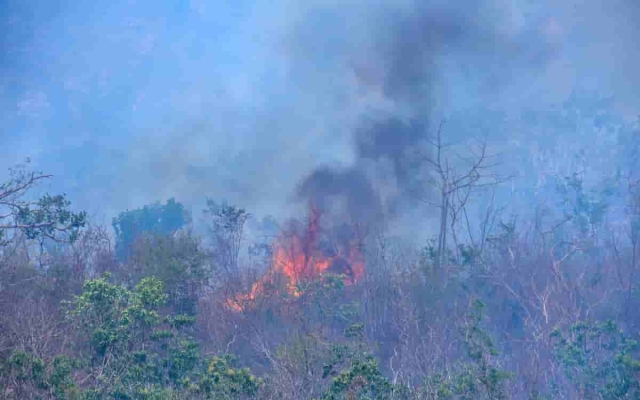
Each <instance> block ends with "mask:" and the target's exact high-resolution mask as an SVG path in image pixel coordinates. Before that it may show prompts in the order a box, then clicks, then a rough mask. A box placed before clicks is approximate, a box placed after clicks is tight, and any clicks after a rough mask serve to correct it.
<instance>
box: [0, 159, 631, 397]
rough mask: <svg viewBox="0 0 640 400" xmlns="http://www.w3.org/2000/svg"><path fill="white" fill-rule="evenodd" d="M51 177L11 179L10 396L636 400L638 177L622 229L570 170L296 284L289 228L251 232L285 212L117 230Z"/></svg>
mask: <svg viewBox="0 0 640 400" xmlns="http://www.w3.org/2000/svg"><path fill="white" fill-rule="evenodd" d="M45 179H49V177H48V176H47V175H43V174H38V173H35V172H32V171H30V170H29V169H28V168H27V167H22V168H17V169H14V170H12V171H11V174H10V176H9V179H8V180H7V181H6V182H5V183H3V184H2V185H0V397H2V398H6V399H249V398H251V399H253V398H256V399H291V400H294V399H296V400H297V399H310V400H311V399H433V400H435V399H439V400H440V399H638V398H640V354H639V350H638V348H637V342H636V341H637V340H638V338H639V337H640V313H638V311H637V310H638V309H640V291H639V290H638V287H639V286H638V280H639V278H640V271H639V267H638V264H639V263H640V262H639V261H638V258H639V257H640V248H639V245H640V223H639V220H638V216H639V215H640V209H638V207H637V206H638V204H640V203H638V199H640V197H639V196H638V195H639V194H640V193H637V189H636V186H635V184H633V180H631V179H627V180H625V181H624V182H627V183H628V185H627V186H626V187H625V190H626V191H625V194H624V196H623V197H621V198H624V202H625V218H623V219H621V220H620V219H619V220H616V224H613V223H611V222H610V221H609V220H607V218H606V216H607V213H608V208H607V202H606V201H604V200H603V198H602V197H599V196H598V195H596V194H594V193H595V192H590V191H588V190H587V189H586V188H585V187H584V186H583V185H582V181H581V179H580V177H579V176H578V175H575V176H573V177H569V178H567V179H566V180H564V181H563V184H562V185H561V186H560V187H559V193H560V194H559V195H560V197H561V198H562V199H563V205H562V207H561V209H560V212H555V211H553V210H552V209H551V207H549V208H544V207H540V208H539V209H537V210H536V212H533V213H530V214H532V215H533V217H531V218H530V220H525V221H523V220H518V219H516V218H505V217H504V215H503V214H500V213H499V212H498V208H497V207H489V208H487V210H486V213H485V215H484V217H483V218H481V219H480V220H481V221H483V222H482V223H481V224H480V225H479V228H478V229H477V230H475V229H474V228H471V225H470V224H466V223H465V219H464V215H463V212H462V211H463V210H462V208H455V207H452V208H451V210H450V211H451V212H457V213H458V214H456V215H455V217H456V218H449V219H448V220H446V221H447V222H446V223H447V224H449V225H448V226H447V229H446V231H445V235H450V239H449V241H448V242H445V241H444V240H442V239H441V238H440V240H439V239H434V240H433V241H431V242H429V243H427V244H426V245H425V246H421V247H420V248H413V247H411V246H408V245H406V244H405V243H403V242H401V241H399V240H397V239H394V238H393V237H390V236H389V235H388V234H387V232H386V231H385V229H383V228H382V227H380V226H369V227H367V229H364V230H363V231H362V230H361V231H360V232H364V233H363V234H362V235H361V236H360V237H359V243H358V246H359V247H358V249H359V251H362V253H363V254H364V256H365V259H366V271H365V276H364V278H363V279H361V280H360V281H358V282H356V283H355V284H350V283H349V282H347V281H345V279H344V276H341V275H339V274H336V273H335V271H334V272H332V273H325V274H321V275H317V276H314V277H313V279H307V280H304V281H301V282H299V283H298V287H296V289H295V291H292V290H290V288H289V287H288V286H287V284H288V283H287V282H286V279H284V277H283V276H282V274H281V273H279V272H280V271H279V270H278V269H277V268H274V265H273V252H274V246H275V245H276V243H277V240H274V238H273V237H271V236H269V235H267V234H266V233H265V236H264V237H261V236H260V235H253V236H252V237H251V238H250V239H249V238H248V237H247V224H248V223H249V222H253V223H254V226H263V227H264V226H266V225H269V227H270V228H269V229H266V228H265V232H266V231H269V232H270V233H273V231H274V227H275V226H276V224H275V223H274V222H273V221H272V220H268V219H265V220H263V221H258V220H257V219H256V218H254V217H252V216H251V215H250V214H249V213H248V212H246V211H245V210H243V209H241V208H237V207H234V206H230V205H227V204H218V203H216V202H214V201H211V200H210V201H208V203H207V210H206V212H205V213H203V215H202V217H201V218H202V221H199V222H200V223H201V224H202V225H206V226H207V227H208V233H207V234H206V235H201V236H199V235H196V234H194V233H193V231H192V230H191V228H190V227H191V226H192V222H193V221H192V220H193V218H192V216H191V215H190V214H189V213H188V212H187V211H186V210H185V208H184V207H183V206H182V205H181V204H180V203H179V202H176V201H175V200H173V199H171V200H169V201H167V202H166V203H165V204H159V203H158V204H152V205H149V206H146V207H143V208H140V209H136V210H131V211H126V212H123V213H121V214H120V215H119V216H118V217H117V218H115V219H114V221H113V226H112V228H113V233H112V232H111V230H110V229H108V228H107V227H102V226H96V225H94V224H92V222H91V221H89V220H88V219H87V216H86V214H85V213H76V212H73V211H71V209H70V203H69V201H68V200H67V199H66V197H64V196H49V195H46V196H42V197H39V198H34V196H33V193H34V192H35V189H36V187H37V184H38V183H39V182H41V181H43V180H45ZM620 187H622V186H620ZM620 196H622V195H620ZM452 198H453V197H452ZM452 202H453V200H452ZM452 204H457V203H452ZM465 212H466V210H465ZM256 221H257V222H256ZM296 224H298V225H304V221H290V223H287V224H283V225H282V226H280V231H283V230H285V225H286V226H297V225H296ZM275 231H277V229H275ZM447 232H448V233H447ZM335 237H336V235H335V232H333V231H331V230H330V229H329V230H327V231H326V232H325V233H324V236H323V238H322V240H323V243H324V244H325V245H326V246H329V247H330V246H331V244H332V243H333V242H332V241H335V240H336V239H335ZM463 238H466V239H463ZM445 243H446V246H445V247H446V248H443V246H444V244H445ZM265 275H269V276H270V277H271V279H269V280H268V281H266V280H264V278H263V277H264V276H265ZM257 282H259V283H260V284H259V285H257V284H256V283H257Z"/></svg>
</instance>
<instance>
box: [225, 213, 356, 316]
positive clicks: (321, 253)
mask: <svg viewBox="0 0 640 400" xmlns="http://www.w3.org/2000/svg"><path fill="white" fill-rule="evenodd" d="M321 216H322V212H321V211H320V210H319V209H318V208H317V207H315V206H313V205H312V206H310V207H309V215H308V217H307V221H306V224H305V226H304V227H303V228H302V229H300V228H299V227H298V228H297V229H296V227H293V226H292V227H291V228H290V229H288V230H287V231H285V232H283V233H282V234H281V235H280V237H279V238H278V239H277V240H276V242H275V244H274V249H273V253H272V258H271V269H270V270H269V271H267V272H266V273H265V274H264V275H263V276H262V277H261V278H260V279H259V280H258V281H257V282H255V283H254V284H253V285H252V287H251V290H250V291H249V292H248V293H245V294H239V295H236V296H232V297H231V298H229V299H227V302H226V303H227V306H228V307H229V308H231V309H232V310H235V311H241V310H243V309H245V308H246V307H247V306H249V305H250V304H252V303H254V302H255V301H256V300H257V299H258V298H260V296H263V295H264V294H265V292H266V288H267V287H275V286H277V285H276V282H278V281H279V280H280V279H283V280H284V283H285V286H284V287H285V290H286V292H288V294H290V295H292V296H293V297H299V296H300V295H301V294H302V290H301V285H302V284H303V283H305V282H309V281H312V280H314V279H317V278H319V277H321V276H322V275H323V274H337V275H342V276H344V283H345V285H353V284H355V283H356V282H358V281H359V280H361V279H362V278H363V276H364V269H365V266H364V264H365V263H364V257H363V255H362V250H361V247H362V245H361V243H360V240H358V237H357V235H355V234H354V233H355V231H356V230H355V229H353V228H352V227H349V226H346V225H345V226H343V228H344V229H342V231H348V233H349V234H348V235H339V236H340V239H339V243H337V245H332V243H331V241H330V240H323V239H324V238H323V235H326V233H327V232H325V231H324V230H323V229H322V228H321V224H320V219H321Z"/></svg>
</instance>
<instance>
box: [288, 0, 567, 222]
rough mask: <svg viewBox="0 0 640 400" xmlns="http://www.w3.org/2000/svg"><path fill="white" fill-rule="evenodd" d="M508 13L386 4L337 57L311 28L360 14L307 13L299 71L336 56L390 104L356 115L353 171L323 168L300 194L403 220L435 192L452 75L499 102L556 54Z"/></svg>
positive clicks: (298, 33) (476, 0) (496, 5)
mask: <svg viewBox="0 0 640 400" xmlns="http://www.w3.org/2000/svg"><path fill="white" fill-rule="evenodd" d="M360 10H361V9H360ZM509 10H510V9H509V7H507V4H506V3H504V4H503V3H501V2H499V1H495V0H491V1H489V0H473V1H466V2H464V4H462V2H438V1H433V2H416V3H402V4H401V5H400V6H398V5H390V4H382V5H379V8H378V9H377V10H376V11H373V12H370V14H371V15H372V16H371V17H370V20H368V25H367V28H368V29H369V30H368V31H367V33H366V34H364V35H363V34H361V33H360V34H358V33H353V34H351V35H350V36H347V37H346V38H343V37H342V36H341V37H340V39H337V38H336V42H334V43H335V48H337V49H338V51H337V52H334V51H333V48H332V47H331V45H330V43H328V42H327V39H326V38H325V39H324V41H323V43H322V44H321V45H319V43H318V42H317V40H318V38H317V37H316V36H314V35H308V34H306V32H308V31H309V30H316V31H317V26H318V21H319V20H324V21H336V22H335V24H345V19H348V18H347V17H345V15H350V17H351V18H355V17H356V16H355V13H354V14H349V7H335V8H332V7H326V6H325V7H318V8H315V9H310V10H308V11H307V12H306V14H305V18H303V19H302V22H300V23H299V24H300V25H299V26H298V27H297V29H296V30H295V31H294V34H295V37H294V39H293V42H294V43H296V46H295V48H296V49H298V51H299V54H297V57H298V58H299V59H300V60H301V63H300V65H302V66H303V67H307V68H313V70H315V69H317V68H322V69H324V68H325V67H326V66H325V65H323V63H326V62H327V61H326V60H323V59H318V58H317V56H318V52H317V47H320V48H321V49H322V50H323V52H322V57H324V55H325V54H332V55H333V56H334V57H335V54H336V53H337V54H339V57H338V59H335V58H333V57H332V56H329V59H330V63H331V64H333V65H334V67H333V68H336V67H335V64H338V65H341V66H343V68H344V71H343V72H344V73H347V72H348V70H349V68H351V69H352V72H353V73H354V76H355V78H356V82H357V84H359V85H361V86H364V88H365V91H369V92H377V94H378V95H379V98H381V99H384V100H385V101H386V105H387V107H386V108H383V107H377V109H376V106H375V105H374V106H373V107H371V108H369V110H366V111H367V112H362V113H361V114H360V115H359V116H358V117H357V118H356V123H355V124H354V125H353V128H352V130H351V132H350V133H349V135H351V140H350V144H351V146H352V151H353V154H354V160H353V162H352V163H351V165H348V166H344V167H343V168H327V167H325V166H319V167H318V168H317V169H316V170H314V171H312V172H311V173H310V174H309V175H308V176H306V177H305V178H303V180H302V182H301V184H300V185H299V188H298V193H297V194H298V197H299V198H300V199H302V200H304V201H309V200H312V201H314V202H316V203H320V204H323V205H326V202H327V197H329V196H331V198H336V197H340V196H342V197H343V198H344V202H345V203H346V204H347V205H348V206H347V207H348V209H349V212H350V213H351V214H352V215H356V216H357V219H358V220H364V221H372V220H376V219H379V218H380V215H381V213H382V214H383V215H384V216H385V217H387V218H395V217H397V216H399V215H402V213H403V212H405V211H407V210H412V209H415V208H416V207H417V206H418V204H419V203H418V199H424V198H425V197H428V196H430V195H431V193H430V188H429V186H428V184H427V182H426V180H425V179H424V178H425V176H426V174H428V173H429V171H428V168H427V166H428V163H427V162H426V161H425V159H426V158H427V157H429V156H430V154H429V147H428V146H427V142H426V139H427V138H428V137H429V136H430V131H431V128H432V127H433V126H434V124H437V115H438V113H439V112H441V110H438V107H439V106H440V108H442V104H438V100H442V99H446V98H447V97H448V96H449V95H450V93H448V90H449V87H447V85H443V83H446V82H447V79H448V77H447V73H449V74H451V73H452V72H454V71H455V72H457V73H458V74H460V75H461V76H463V77H464V79H463V81H464V82H475V84H476V86H475V87H473V86H471V85H470V87H469V94H470V95H471V94H473V96H474V97H482V98H490V97H497V96H499V95H500V94H501V91H503V90H504V89H506V88H508V87H509V85H510V84H511V83H513V80H514V79H515V77H516V76H517V77H519V78H521V77H522V76H523V72H525V71H526V72H534V73H535V71H536V70H539V69H540V68H541V67H543V66H544V65H546V64H547V63H548V62H549V60H551V59H552V58H553V56H554V54H555V51H556V49H555V48H554V46H553V45H552V43H549V42H548V41H547V40H545V37H543V35H542V33H541V32H538V33H539V34H535V32H532V31H530V30H527V29H518V26H517V23H516V22H517V21H514V19H513V15H510V14H509V12H508V11H509ZM347 25H349V24H348V23H347ZM332 27H334V26H332ZM335 28H337V27H335ZM344 34H345V35H349V33H346V32H345V33H344ZM354 37H357V38H358V39H359V40H354V39H353V38H354ZM362 38H368V39H364V40H363V39H362ZM344 43H346V45H345V44H344ZM354 43H357V46H354V45H353V44H354ZM314 46H315V47H314ZM310 49H314V50H313V51H314V53H310V51H312V50H310ZM314 55H316V57H314ZM316 63H319V64H320V65H321V66H320V67H318V66H316ZM327 68H328V69H332V67H331V66H328V67H327ZM309 75H314V74H313V73H309ZM388 105H391V107H388Z"/></svg>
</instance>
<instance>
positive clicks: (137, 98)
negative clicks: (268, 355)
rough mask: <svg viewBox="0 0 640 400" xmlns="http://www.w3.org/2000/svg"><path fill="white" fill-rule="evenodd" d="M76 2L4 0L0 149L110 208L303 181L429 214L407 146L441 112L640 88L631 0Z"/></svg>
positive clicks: (258, 192) (81, 199)
mask: <svg viewBox="0 0 640 400" xmlns="http://www.w3.org/2000/svg"><path fill="white" fill-rule="evenodd" d="M66 3H68V2H51V1H42V0H41V1H32V2H29V5H28V6H26V5H25V2H22V1H17V0H13V1H7V2H4V3H3V7H4V8H3V10H2V12H1V13H0V14H1V15H2V16H1V17H0V31H1V32H0V33H2V39H1V41H0V42H1V43H0V45H1V46H2V50H3V54H2V55H1V58H0V63H1V64H0V72H2V74H0V75H2V77H0V104H1V105H2V111H1V114H0V121H2V123H3V133H0V142H1V144H0V164H1V163H5V165H4V166H3V168H2V170H5V168H4V167H6V166H8V165H7V164H12V163H14V161H19V160H20V159H22V158H24V157H27V156H31V157H32V158H33V161H34V165H35V166H36V167H37V168H38V169H40V170H43V171H46V172H50V173H53V174H54V175H55V184H56V185H58V187H52V188H51V191H60V192H65V193H67V194H68V195H69V197H70V198H71V199H72V200H73V201H74V204H76V205H77V206H78V207H79V208H81V209H87V210H89V211H96V212H100V213H106V214H108V215H105V219H106V220H107V221H108V220H109V219H110V217H111V216H113V214H115V213H117V212H119V211H121V210H124V209H127V208H129V209H131V208H135V207H140V206H142V205H144V204H148V203H152V202H154V201H163V200H166V199H167V198H169V197H175V198H176V199H177V200H179V201H181V202H183V203H185V204H187V205H191V206H192V209H193V210H194V211H195V212H197V211H199V210H200V209H202V207H203V204H199V203H203V202H204V199H205V198H206V197H212V198H216V199H220V200H222V199H226V200H228V201H229V202H230V203H232V204H236V205H239V206H241V207H245V208H247V209H248V210H250V211H251V212H252V213H254V214H257V215H261V214H274V215H275V216H276V217H278V219H279V218H280V217H283V216H286V215H287V214H290V213H298V212H299V209H298V207H296V203H294V204H288V203H287V200H289V198H290V195H291V194H292V193H293V194H295V195H296V197H297V199H298V200H299V203H297V204H303V205H306V203H307V201H309V200H313V199H314V198H321V199H320V200H322V199H324V200H322V201H324V202H325V203H331V202H333V201H334V200H335V199H336V198H340V197H342V198H343V201H342V202H343V203H344V207H343V208H345V207H347V205H348V204H350V205H349V206H348V207H349V208H351V209H352V210H350V212H354V213H355V212H356V211H357V215H358V218H363V219H367V218H371V219H376V218H377V216H378V215H380V214H388V215H390V216H393V217H394V218H395V222H396V223H397V225H402V224H404V220H405V219H408V220H409V221H410V222H411V221H424V220H423V219H421V218H411V217H409V218H408V217H407V216H408V215H410V214H411V212H410V210H411V209H415V208H417V204H416V203H415V199H414V197H418V196H414V195H418V194H419V195H421V196H423V197H426V196H428V195H429V188H428V187H425V186H424V185H422V184H420V183H421V182H423V180H424V179H423V178H424V175H425V174H426V173H427V172H425V170H427V169H426V168H425V165H424V163H423V162H422V161H421V159H420V158H419V157H416V158H412V157H410V156H412V154H414V153H415V151H416V150H417V149H420V148H421V147H422V146H423V143H424V138H425V137H426V136H427V135H428V134H429V132H432V131H433V127H434V125H437V124H438V123H439V122H440V119H441V118H442V117H443V116H447V115H451V114H453V113H455V112H456V111H457V110H465V109H476V108H477V109H479V108H481V107H494V108H497V109H507V110H516V111H518V110H519V108H521V106H522V105H526V106H527V107H529V106H540V105H541V104H542V103H543V102H544V101H558V100H559V101H562V100H564V98H566V97H567V95H569V94H570V93H571V91H572V90H573V89H574V88H575V87H577V86H580V85H582V84H590V85H591V86H592V87H593V88H595V89H597V90H598V91H600V92H602V93H603V94H615V95H617V96H618V98H622V99H624V103H625V105H626V106H627V108H628V109H629V110H630V111H629V113H631V112H634V113H635V112H637V104H640V103H638V100H640V97H639V95H638V91H637V90H636V89H635V88H636V87H638V85H639V84H640V79H639V77H640V75H639V74H638V73H637V71H638V70H640V69H639V68H638V65H639V64H638V60H640V58H639V57H640V53H638V49H639V47H638V46H635V42H636V38H637V37H639V36H640V32H639V31H638V29H639V28H638V27H639V26H640V25H638V24H637V21H638V19H639V18H640V15H639V11H640V8H639V6H638V2H637V1H635V0H608V1H605V0H593V1H584V0H566V1H562V2H556V1H553V2H552V1H550V0H544V1H539V2H531V1H526V0H516V1H507V0H469V1H462V0H460V1H445V0H430V1H427V0H425V1H413V0H393V1H392V0H347V1H338V0H309V1H304V2H301V1H299V0H278V1H273V2H247V1H237V2H236V1H234V2H231V1H228V2H212V3H210V4H209V3H207V2H204V1H200V0H192V1H189V2H180V5H176V4H175V2H162V1H160V2H158V1H151V0H136V1H130V0H114V1H112V2H109V4H108V5H104V6H99V7H95V6H93V5H89V6H83V7H81V8H78V7H77V5H74V7H70V5H71V4H70V3H69V4H66ZM542 105H544V104H542ZM479 106H481V107H479ZM482 129H485V128H484V127H483V128H482ZM505 129H506V128H505ZM445 133H446V134H448V135H449V134H454V133H455V134H456V135H459V134H460V135H461V133H458V132H453V131H445ZM488 133H491V132H488ZM318 171H319V172H318ZM316 172H318V173H317V174H316ZM316 176H323V177H324V178H322V179H319V178H317V177H316ZM52 182H54V181H52ZM327 182H329V184H328V183H327ZM332 182H340V184H339V185H337V184H334V183H332ZM336 186H338V187H341V188H343V189H338V188H336ZM302 187H304V188H305V189H304V190H301V189H300V190H299V188H302ZM350 188H359V189H358V190H359V192H358V191H357V190H355V189H350ZM420 190H423V191H424V192H423V193H420ZM325 192H326V193H330V194H331V195H328V194H325ZM329 198H331V199H334V200H329ZM327 207H328V206H327ZM338 208H340V207H338ZM421 208H424V207H421ZM297 215H299V214H297ZM400 219H403V221H402V222H400Z"/></svg>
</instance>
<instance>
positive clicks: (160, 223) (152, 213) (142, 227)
mask: <svg viewBox="0 0 640 400" xmlns="http://www.w3.org/2000/svg"><path fill="white" fill-rule="evenodd" d="M189 222H191V215H190V214H189V212H188V211H187V210H185V208H184V206H183V205H182V204H181V203H179V202H177V201H175V199H174V198H171V199H169V200H167V203H166V204H164V205H163V204H160V203H155V204H151V205H146V206H144V207H142V208H138V209H135V210H131V211H124V212H121V213H120V214H119V215H118V216H117V217H116V218H114V219H113V223H112V225H113V229H114V230H115V232H116V254H117V255H118V257H119V258H120V259H121V260H124V259H126V258H128V257H129V255H130V254H131V248H132V245H133V243H134V242H135V241H136V239H138V238H139V237H140V236H141V235H142V234H144V233H154V234H161V235H170V234H172V233H174V232H176V231H178V230H179V229H181V228H182V227H184V226H185V225H186V224H188V223H189Z"/></svg>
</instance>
